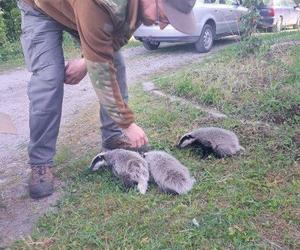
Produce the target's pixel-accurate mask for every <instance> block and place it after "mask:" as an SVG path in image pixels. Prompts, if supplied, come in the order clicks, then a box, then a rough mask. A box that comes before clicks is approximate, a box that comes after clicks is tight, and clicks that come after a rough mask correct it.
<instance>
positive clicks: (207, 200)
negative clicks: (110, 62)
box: [13, 32, 300, 249]
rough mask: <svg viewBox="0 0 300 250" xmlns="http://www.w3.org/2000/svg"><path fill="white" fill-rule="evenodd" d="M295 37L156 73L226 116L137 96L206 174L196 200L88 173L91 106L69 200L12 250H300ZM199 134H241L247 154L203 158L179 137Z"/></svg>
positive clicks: (75, 146) (145, 114) (162, 137)
mask: <svg viewBox="0 0 300 250" xmlns="http://www.w3.org/2000/svg"><path fill="white" fill-rule="evenodd" d="M296 40H298V41H299V40H300V37H299V34H298V33H296V32H292V33H285V34H284V35H283V34H276V35H267V36H266V37H263V41H264V43H263V46H262V47H261V49H260V50H259V51H256V53H255V54H253V55H249V56H247V57H241V56H240V55H239V53H238V50H239V49H240V48H239V45H233V46H231V47H229V48H226V49H224V50H223V51H222V52H221V53H219V54H216V55H214V56H212V57H211V58H209V59H208V60H206V61H205V62H202V63H199V64H194V65H189V66H188V67H186V68H184V69H182V70H174V71H169V72H167V73H166V74H164V75H159V76H154V77H153V79H152V80H153V81H154V82H155V83H156V84H157V86H159V87H160V88H161V90H163V91H164V92H166V93H169V94H172V95H176V96H181V97H183V98H186V99H187V100H188V101H191V103H197V104H200V105H208V106H211V107H215V108H217V109H219V110H221V111H223V112H225V113H226V114H227V115H228V116H229V118H226V119H222V120H219V119H212V118H208V117H207V114H205V113H202V112H199V110H197V109H195V108H194V107H193V105H192V104H191V105H188V104H185V105H183V104H180V103H177V102H176V101H175V102H174V101H172V102H170V101H169V100H167V99H164V98H161V97H155V96H152V95H150V94H148V93H145V92H144V91H143V90H142V88H141V86H135V87H133V88H131V96H132V98H131V103H130V105H131V107H133V109H134V111H135V113H136V116H137V122H138V123H139V124H141V125H142V126H143V127H144V128H145V130H146V131H147V134H148V136H149V139H150V142H151V145H152V146H153V148H154V149H161V150H165V151H167V152H169V153H171V154H173V155H174V156H175V157H177V158H178V159H179V160H180V161H181V162H183V163H184V164H185V165H186V166H187V167H188V168H189V169H190V170H191V172H192V175H193V176H194V177H195V178H196V180H197V183H196V184H195V186H194V188H193V190H192V191H191V192H190V193H189V194H187V195H184V196H172V195H167V194H162V193H160V192H159V191H158V189H157V187H156V186H154V185H152V186H150V189H149V191H148V192H147V194H146V195H145V196H141V195H139V194H138V193H137V192H136V190H130V191H129V192H128V193H126V192H124V190H123V188H122V185H121V184H120V183H119V181H118V180H116V179H115V178H114V177H113V176H112V174H111V173H110V172H108V171H103V172H99V173H97V174H93V173H90V172H89V171H88V169H87V168H88V165H89V162H90V159H91V158H92V157H93V156H94V154H95V153H97V151H98V145H97V139H96V138H97V133H98V132H97V131H98V128H97V127H95V126H96V124H97V116H96V115H95V114H96V110H97V107H96V106H95V107H92V108H91V110H87V111H86V112H85V114H84V115H83V116H82V117H79V118H78V119H77V120H76V121H74V124H71V125H70V128H69V130H70V131H72V133H70V138H69V139H68V138H67V139H66V140H65V141H64V142H61V143H60V145H61V146H60V150H59V152H58V155H57V159H56V163H57V165H58V167H57V169H56V176H58V177H59V178H60V180H62V181H63V182H65V187H64V188H63V191H64V193H65V195H64V198H63V199H61V201H60V202H59V203H58V204H57V206H56V207H55V209H56V211H55V212H51V213H48V214H47V215H45V216H44V217H42V218H41V219H40V220H39V223H38V224H37V226H36V228H35V230H34V232H33V234H32V235H31V236H30V237H27V238H25V239H24V240H22V241H19V242H17V243H16V244H15V245H14V247H13V249H42V248H43V249H68V248H74V249H95V248H99V249H100V248H101V249H102V248H105V249H224V248H226V249H228V248H229V249H299V248H300V220H299V218H300V196H299V193H300V192H299V191H300V165H299V160H300V158H299V156H300V130H299V117H300V114H299V103H300V102H299V87H300V86H299V83H300V75H299V72H300V64H299V60H298V58H299V57H300V49H299V46H294V45H291V44H290V42H291V41H296ZM278 41H281V42H282V43H281V45H275V44H274V43H275V42H278ZM286 41H288V42H287V43H283V42H286ZM245 119H248V120H249V119H251V120H253V121H257V120H261V121H265V122H267V123H268V124H266V123H249V122H247V121H245ZM83 124H84V126H85V129H84V132H83V131H81V130H82V129H81V126H83ZM74 126H76V127H77V128H78V130H80V131H81V132H79V133H78V134H76V133H74ZM200 126H220V127H224V128H227V129H231V130H233V131H234V132H235V133H237V134H238V136H239V137H240V140H241V144H242V145H243V146H244V147H245V148H246V151H245V153H244V154H242V155H238V156H235V157H232V158H226V159H223V160H219V159H216V158H214V157H213V156H211V157H209V158H208V159H206V160H202V159H201V151H200V150H199V151H193V150H191V149H187V150H178V149H177V148H176V146H175V145H176V142H177V141H178V139H179V137H180V136H181V135H182V134H183V133H185V132H187V131H190V130H192V129H195V128H198V127H200ZM87 131H88V132H87Z"/></svg>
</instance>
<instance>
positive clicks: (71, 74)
mask: <svg viewBox="0 0 300 250" xmlns="http://www.w3.org/2000/svg"><path fill="white" fill-rule="evenodd" d="M86 73H87V68H86V64H85V59H84V58H81V59H75V60H72V61H69V62H68V64H67V66H66V67H65V83H66V84H70V85H75V84H78V83H79V82H80V81H81V80H82V79H83V78H84V77H85V75H86Z"/></svg>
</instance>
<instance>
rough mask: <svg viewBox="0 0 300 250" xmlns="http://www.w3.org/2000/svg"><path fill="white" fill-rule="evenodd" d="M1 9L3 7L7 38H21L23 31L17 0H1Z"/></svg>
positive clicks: (13, 39) (9, 39) (14, 39)
mask: <svg viewBox="0 0 300 250" xmlns="http://www.w3.org/2000/svg"><path fill="white" fill-rule="evenodd" d="M0 9H2V22H4V28H5V34H6V38H7V40H8V41H10V42H14V41H17V40H19V36H20V31H21V16H20V11H19V9H18V7H17V3H16V1H15V0H5V1H1V0H0ZM0 22H1V21H0ZM0 25H1V24H0ZM0 30H1V27H0Z"/></svg>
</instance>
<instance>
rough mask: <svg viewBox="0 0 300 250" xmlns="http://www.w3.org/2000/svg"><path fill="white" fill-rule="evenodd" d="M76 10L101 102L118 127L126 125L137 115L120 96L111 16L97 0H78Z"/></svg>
mask: <svg viewBox="0 0 300 250" xmlns="http://www.w3.org/2000/svg"><path fill="white" fill-rule="evenodd" d="M74 10H75V17H76V25H77V29H78V32H79V36H80V41H81V47H82V51H83V55H84V57H85V59H86V63H87V69H88V73H89V76H90V79H91V81H92V84H93V87H94V89H95V92H96V94H97V96H98V98H99V102H100V105H103V107H104V108H105V109H106V110H107V112H108V113H109V115H110V117H111V118H112V119H113V120H114V121H115V122H116V124H118V126H120V127H121V128H127V127H128V126H129V125H130V124H132V123H133V122H134V115H133V112H132V111H131V110H130V109H129V107H128V106H127V104H126V103H125V102H124V100H123V98H122V96H121V92H120V89H119V85H118V82H117V78H116V69H115V67H114V64H113V55H114V47H115V46H114V37H113V35H112V34H113V32H114V28H113V24H112V22H111V19H110V17H109V15H108V14H107V13H106V11H105V9H103V8H101V7H100V6H99V5H98V4H95V2H94V1H76V3H75V6H74Z"/></svg>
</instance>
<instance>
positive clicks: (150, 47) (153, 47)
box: [143, 41, 160, 50]
mask: <svg viewBox="0 0 300 250" xmlns="http://www.w3.org/2000/svg"><path fill="white" fill-rule="evenodd" d="M143 45H144V47H145V48H146V49H147V50H156V49H157V48H158V47H159V45H160V42H149V41H143Z"/></svg>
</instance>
